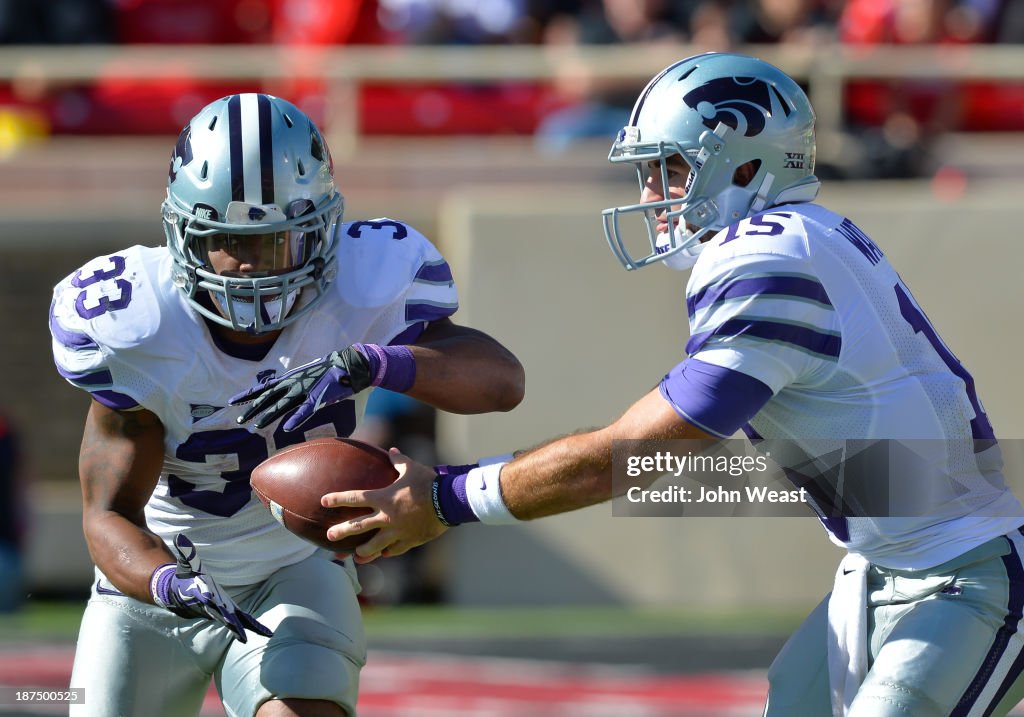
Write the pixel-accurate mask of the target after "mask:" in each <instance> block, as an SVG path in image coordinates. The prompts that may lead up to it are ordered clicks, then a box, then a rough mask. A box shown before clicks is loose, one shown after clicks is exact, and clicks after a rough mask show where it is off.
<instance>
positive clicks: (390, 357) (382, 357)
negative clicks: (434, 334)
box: [352, 344, 416, 393]
mask: <svg viewBox="0 0 1024 717" xmlns="http://www.w3.org/2000/svg"><path fill="white" fill-rule="evenodd" d="M352 345H353V347H354V348H355V349H356V350H358V351H359V353H361V354H362V355H363V356H365V357H366V362H367V363H368V364H369V365H370V373H372V374H373V379H372V380H371V381H370V383H371V384H372V385H374V386H380V387H381V388H386V389H387V390H389V391H396V392H398V393H405V392H406V391H408V390H409V389H410V388H412V385H413V384H414V383H416V359H415V358H413V355H412V351H410V350H409V347H408V346H378V345H377V344H352Z"/></svg>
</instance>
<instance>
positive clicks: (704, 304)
mask: <svg viewBox="0 0 1024 717" xmlns="http://www.w3.org/2000/svg"><path fill="white" fill-rule="evenodd" d="M686 301H687V310H688V313H689V319H690V334H691V336H690V339H689V341H688V343H687V353H688V354H690V356H691V358H694V359H698V360H700V361H704V362H706V363H710V364H715V365H717V366H721V367H724V368H728V369H732V370H734V371H739V372H741V373H744V374H746V375H748V376H752V377H753V378H756V379H758V380H759V381H761V382H762V383H764V384H766V385H767V386H768V387H769V388H770V389H771V391H772V394H773V395H772V397H771V398H770V399H769V400H768V402H767V403H766V404H765V405H764V406H763V407H762V408H761V410H760V411H758V412H757V413H756V415H754V417H753V418H752V419H751V421H750V424H749V425H748V426H747V427H746V428H745V430H746V432H747V433H748V435H750V436H752V437H762V438H764V439H769V442H772V440H771V439H785V441H793V442H794V444H796V445H799V444H801V443H802V444H803V445H805V446H806V447H807V449H808V453H811V454H815V453H816V454H820V452H821V450H822V446H823V445H828V444H829V443H828V439H836V440H838V441H847V440H849V439H909V440H908V445H917V444H915V443H914V442H915V441H917V440H919V439H920V440H921V441H922V442H923V443H925V444H928V443H930V444H931V446H932V448H929V449H928V450H929V451H931V455H929V460H935V461H941V462H942V464H943V465H942V466H940V468H941V470H942V472H943V474H944V475H951V476H954V477H956V479H957V480H956V481H953V482H949V485H948V486H947V488H949V489H950V490H952V492H951V493H950V494H949V495H948V496H944V495H938V496H935V495H929V505H931V506H933V507H934V508H935V509H934V510H929V511H922V513H923V514H922V515H917V516H913V517H883V518H864V517H857V518H842V517H838V518H829V519H825V520H823V521H822V522H823V523H824V524H825V527H826V528H827V529H828V531H829V534H830V536H831V537H832V539H833V541H834V542H836V543H838V544H840V545H843V546H845V547H846V548H848V549H849V550H851V551H853V552H857V553H861V554H863V555H864V556H865V557H866V558H868V559H869V560H870V561H872V562H874V563H878V564H880V565H883V566H887V567H892V568H898V569H919V568H926V567H930V566H933V565H937V564H939V563H942V562H944V561H946V560H950V559H952V558H954V557H956V556H958V555H960V554H962V553H963V552H964V551H966V550H968V549H970V548H972V547H974V546H976V545H979V544H981V543H983V542H985V541H987V540H989V539H991V538H994V537H996V536H999V535H1003V534H1005V533H1007V532H1009V531H1010V530H1013V529H1016V528H1017V527H1018V526H1019V525H1021V524H1022V523H1024V508H1022V507H1021V505H1020V503H1019V502H1018V501H1017V499H1016V498H1015V497H1014V496H1013V495H1012V493H1010V491H1009V490H1008V489H1007V488H1006V486H1005V484H1004V482H1003V480H1002V474H1001V468H1002V459H1001V456H1000V454H999V449H998V446H997V445H993V443H994V442H988V443H986V442H985V441H986V440H987V439H993V438H994V434H993V433H992V428H991V426H990V424H989V421H988V418H987V417H986V416H985V413H984V409H983V407H982V404H981V402H980V401H979V399H978V397H977V395H976V394H975V390H974V381H973V379H972V378H971V377H970V375H969V374H968V373H967V371H966V370H965V369H964V367H963V366H962V365H961V364H960V362H959V361H958V360H957V359H956V358H955V356H953V354H952V353H951V352H950V351H949V349H948V348H947V347H946V346H945V345H944V344H943V343H942V341H941V339H940V338H939V337H938V335H937V334H936V332H935V329H934V328H933V327H932V326H931V324H930V323H929V322H928V320H927V318H926V317H925V315H924V314H923V313H922V311H921V309H920V308H919V307H918V305H917V303H916V302H915V301H914V298H913V296H911V294H910V291H909V290H908V289H907V287H906V286H905V285H904V284H903V282H902V281H901V280H900V277H899V275H898V274H897V273H896V271H895V270H894V269H893V267H892V265H890V264H889V262H888V260H887V259H886V258H885V256H884V255H883V254H882V252H881V250H879V248H878V247H877V246H876V245H875V243H874V242H873V241H872V240H871V239H870V238H868V237H867V236H866V235H865V234H864V233H863V232H862V231H861V230H860V229H858V228H857V227H856V226H855V225H854V224H853V223H852V222H851V221H850V220H849V219H846V218H844V217H841V216H838V215H836V214H834V213H832V212H830V211H828V210H826V209H824V208H823V207H821V206H818V205H815V204H791V205H786V206H781V207H776V208H773V209H771V210H769V211H766V212H764V213H761V214H758V215H755V216H753V217H750V218H748V219H745V220H743V221H741V222H739V223H737V224H735V225H733V226H731V227H728V228H726V229H725V230H723V231H721V232H719V233H718V234H717V235H716V236H715V237H714V238H713V239H712V240H710V241H709V242H708V243H707V245H706V246H705V248H704V250H703V252H702V253H701V256H700V259H699V260H698V262H697V264H696V265H695V267H694V268H693V272H692V274H691V276H690V280H689V283H688V285H687V290H686ZM822 439H824V440H822ZM975 440H977V441H978V443H977V444H975ZM776 443H777V442H776ZM985 445H989V446H992V447H990V448H989V449H988V450H979V452H978V453H975V450H976V446H985ZM911 473H913V474H914V475H915V476H917V473H916V472H913V471H912V472H911ZM889 480H891V481H900V480H914V479H913V478H909V477H907V476H904V475H891V476H889ZM920 480H921V482H924V479H920ZM880 484H881V485H882V487H883V488H884V487H885V484H886V481H885V480H884V479H883V480H882V481H880ZM896 487H897V488H898V490H899V491H901V492H902V493H903V494H904V495H915V492H917V493H916V494H918V495H922V496H923V495H928V494H929V493H932V494H933V493H934V491H935V490H936V486H935V485H934V484H928V485H900V486H896ZM943 489H946V488H943ZM947 498H948V500H947Z"/></svg>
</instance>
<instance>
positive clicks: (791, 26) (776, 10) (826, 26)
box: [735, 0, 837, 46]
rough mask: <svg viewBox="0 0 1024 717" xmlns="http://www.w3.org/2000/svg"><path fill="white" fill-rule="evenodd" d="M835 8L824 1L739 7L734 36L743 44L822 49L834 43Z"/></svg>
mask: <svg viewBox="0 0 1024 717" xmlns="http://www.w3.org/2000/svg"><path fill="white" fill-rule="evenodd" d="M836 16H837V8H836V7H834V3H828V2H824V1H823V0H753V1H752V2H744V3H739V4H738V6H737V13H736V20H735V23H736V35H737V38H738V40H739V43H740V44H741V45H742V44H774V43H782V42H784V43H786V44H790V45H792V44H798V45H815V46H817V45H821V44H823V43H825V42H830V41H833V40H835V36H836Z"/></svg>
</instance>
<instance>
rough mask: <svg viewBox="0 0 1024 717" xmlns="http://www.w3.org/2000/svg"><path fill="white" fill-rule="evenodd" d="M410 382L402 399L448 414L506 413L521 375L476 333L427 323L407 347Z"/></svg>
mask: <svg viewBox="0 0 1024 717" xmlns="http://www.w3.org/2000/svg"><path fill="white" fill-rule="evenodd" d="M409 350H410V351H411V352H412V355H413V357H414V358H415V360H416V382H415V383H414V384H413V386H412V388H410V389H409V391H408V394H409V395H410V396H412V397H414V398H416V399H419V400H420V401H423V402H424V403H429V404H430V405H432V406H435V407H436V408H440V409H441V410H444V411H449V412H451V413H484V412H489V411H511V410H512V409H513V408H515V407H516V406H518V405H519V403H520V402H521V401H522V400H523V395H524V392H525V386H526V373H525V371H524V370H523V366H522V364H521V363H519V359H517V358H516V357H515V355H514V354H513V353H512V352H511V351H509V350H508V349H507V348H505V347H504V346H503V345H502V344H500V343H499V342H498V341H496V340H495V339H493V338H491V337H490V336H488V335H487V334H485V333H484V332H482V331H477V330H476V329H471V328H469V327H467V326H459V325H458V324H455V323H453V322H452V321H451V319H441V320H439V321H434V322H432V323H431V324H430V325H429V326H428V327H427V329H426V330H425V331H424V332H423V334H421V335H420V338H419V340H417V341H416V343H415V344H413V345H411V346H410V347H409Z"/></svg>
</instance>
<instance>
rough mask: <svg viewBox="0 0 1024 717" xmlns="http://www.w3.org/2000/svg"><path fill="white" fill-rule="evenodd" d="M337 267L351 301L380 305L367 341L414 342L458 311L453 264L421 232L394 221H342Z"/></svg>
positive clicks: (383, 219) (384, 219) (388, 342)
mask: <svg viewBox="0 0 1024 717" xmlns="http://www.w3.org/2000/svg"><path fill="white" fill-rule="evenodd" d="M340 231H341V232H342V237H341V239H342V242H341V249H340V252H339V271H340V276H341V279H340V281H341V282H342V284H343V287H344V288H343V290H344V291H346V293H347V294H348V295H347V297H346V299H347V301H348V302H349V303H350V304H357V305H359V304H363V305H377V306H380V307H381V309H380V313H379V315H378V317H377V319H376V320H375V321H374V323H373V325H372V327H371V328H370V331H369V336H368V340H371V341H374V342H375V343H380V344H409V343H414V342H415V341H416V339H417V338H418V337H419V335H420V334H421V333H422V332H423V331H424V329H425V328H426V327H427V325H428V324H429V323H430V322H431V321H438V320H440V319H444V318H447V317H449V316H451V315H452V314H454V313H455V312H456V311H457V310H458V308H459V297H458V291H457V289H456V287H455V280H454V279H453V278H452V271H451V267H449V266H448V262H447V261H445V259H444V257H443V256H442V255H441V252H439V251H438V250H437V248H436V247H435V246H434V245H433V244H432V243H431V242H430V240H429V239H427V238H426V237H425V236H424V235H423V234H421V233H420V232H418V231H417V230H416V229H414V228H413V227H411V226H409V225H408V224H405V223H404V222H399V221H395V220H392V219H386V218H381V219H374V220H372V221H359V222H351V223H349V224H346V225H343V226H342V227H341V229H340Z"/></svg>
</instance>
